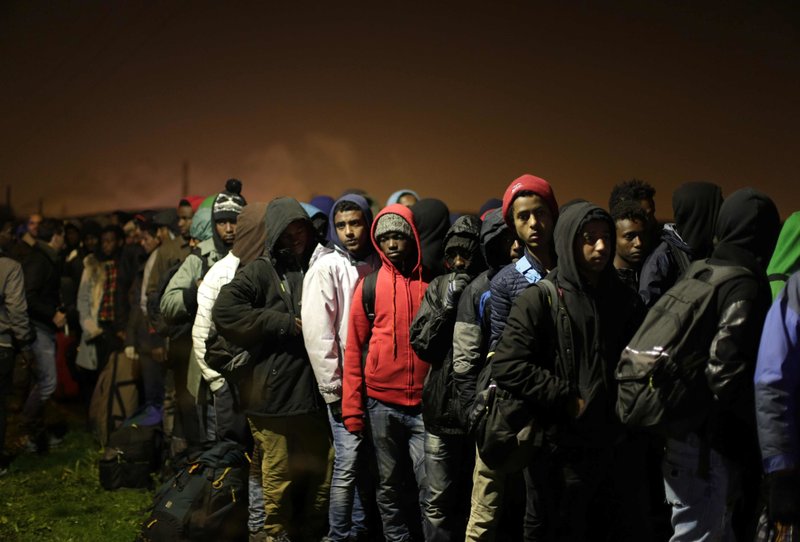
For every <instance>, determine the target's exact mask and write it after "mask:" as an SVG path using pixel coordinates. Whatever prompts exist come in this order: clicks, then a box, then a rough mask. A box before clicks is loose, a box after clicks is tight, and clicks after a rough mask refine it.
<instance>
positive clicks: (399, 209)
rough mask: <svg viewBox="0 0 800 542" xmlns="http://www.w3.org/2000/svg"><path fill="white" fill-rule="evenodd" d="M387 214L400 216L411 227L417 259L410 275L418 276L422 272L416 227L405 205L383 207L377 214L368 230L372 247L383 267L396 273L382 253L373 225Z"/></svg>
mask: <svg viewBox="0 0 800 542" xmlns="http://www.w3.org/2000/svg"><path fill="white" fill-rule="evenodd" d="M388 214H396V215H400V216H401V217H402V218H403V219H404V220H405V221H406V222H408V225H409V226H411V233H413V234H414V243H415V245H416V248H417V259H416V261H415V263H414V267H413V269H411V274H419V273H420V272H421V270H422V254H421V253H420V250H419V233H417V227H416V225H415V224H414V213H412V212H411V209H410V208H408V207H406V206H405V205H402V204H400V203H395V204H393V205H389V206H388V207H384V208H383V209H382V210H381V212H380V213H378V216H376V217H375V220H374V221H373V222H372V227H370V230H369V231H370V238H371V239H372V245H373V246H374V247H375V252H377V253H378V255H379V256H380V258H381V263H382V264H383V265H385V266H387V268H389V269H394V270H395V271H397V268H395V266H394V264H393V263H392V262H391V261H389V258H387V257H386V255H385V254H384V253H383V251H382V250H381V247H380V245H379V244H378V240H377V239H376V238H375V225H376V224H377V223H378V219H380V218H381V217H382V216H383V215H388Z"/></svg>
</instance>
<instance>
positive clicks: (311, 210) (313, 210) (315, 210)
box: [300, 201, 325, 220]
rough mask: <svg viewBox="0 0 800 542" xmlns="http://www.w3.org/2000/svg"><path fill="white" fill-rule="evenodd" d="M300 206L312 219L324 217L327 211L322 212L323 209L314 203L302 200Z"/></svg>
mask: <svg viewBox="0 0 800 542" xmlns="http://www.w3.org/2000/svg"><path fill="white" fill-rule="evenodd" d="M300 206H301V207H302V208H303V210H304V211H305V212H306V214H307V215H308V218H310V219H311V220H314V219H315V218H318V217H324V216H325V213H324V212H322V209H320V208H319V207H316V206H314V205H312V204H311V203H306V202H304V201H301V202H300Z"/></svg>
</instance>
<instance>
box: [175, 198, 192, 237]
mask: <svg viewBox="0 0 800 542" xmlns="http://www.w3.org/2000/svg"><path fill="white" fill-rule="evenodd" d="M193 216H194V211H192V207H191V206H190V205H181V206H179V207H178V229H179V230H180V232H181V237H183V238H184V239H188V238H189V230H190V229H191V228H192V217H193Z"/></svg>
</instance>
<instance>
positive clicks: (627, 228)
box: [616, 218, 647, 268]
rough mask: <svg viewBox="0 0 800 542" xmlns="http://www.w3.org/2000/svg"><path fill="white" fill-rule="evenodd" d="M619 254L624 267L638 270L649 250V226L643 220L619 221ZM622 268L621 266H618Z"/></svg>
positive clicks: (618, 256) (617, 223)
mask: <svg viewBox="0 0 800 542" xmlns="http://www.w3.org/2000/svg"><path fill="white" fill-rule="evenodd" d="M616 226H617V253H616V256H617V258H618V259H619V260H621V262H618V264H622V266H623V267H629V268H638V267H639V266H641V265H642V258H643V257H644V254H645V251H646V250H647V224H645V223H644V222H643V221H641V220H629V219H627V218H624V219H622V220H617V222H616ZM617 267H620V265H617Z"/></svg>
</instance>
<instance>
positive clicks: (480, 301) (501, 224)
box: [453, 208, 511, 427]
mask: <svg viewBox="0 0 800 542" xmlns="http://www.w3.org/2000/svg"><path fill="white" fill-rule="evenodd" d="M510 239H511V235H510V234H509V232H508V225H507V224H506V222H505V220H504V218H503V212H502V209H499V208H498V209H494V210H493V211H491V212H490V213H488V214H487V215H486V217H485V218H484V221H483V224H482V225H481V252H482V253H483V257H484V260H485V261H486V264H487V265H488V266H489V269H487V270H486V271H484V272H483V273H481V274H480V275H478V276H477V277H475V279H474V280H473V281H472V282H470V283H469V284H467V287H466V288H464V291H463V292H462V293H461V299H459V301H458V310H457V311H456V323H455V326H454V328H453V382H454V383H455V386H456V388H457V390H458V399H459V403H460V407H461V412H460V415H461V421H462V426H463V427H466V426H467V423H468V420H467V417H468V415H469V412H470V411H471V410H472V403H473V402H474V400H475V394H476V390H477V389H478V388H480V389H483V388H482V384H484V382H483V380H484V379H481V378H479V375H481V374H482V372H485V371H483V369H484V367H485V363H486V355H487V354H488V352H489V338H490V335H491V327H490V322H489V317H490V315H489V305H490V303H489V302H488V301H489V283H490V281H491V280H492V277H494V276H495V275H496V274H497V272H498V271H500V269H502V268H503V267H505V266H506V264H508V262H509V261H510V260H511V255H510ZM487 376H488V375H487ZM485 380H488V377H487V378H485Z"/></svg>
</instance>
